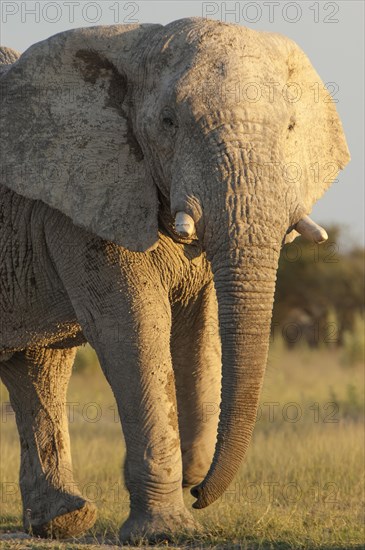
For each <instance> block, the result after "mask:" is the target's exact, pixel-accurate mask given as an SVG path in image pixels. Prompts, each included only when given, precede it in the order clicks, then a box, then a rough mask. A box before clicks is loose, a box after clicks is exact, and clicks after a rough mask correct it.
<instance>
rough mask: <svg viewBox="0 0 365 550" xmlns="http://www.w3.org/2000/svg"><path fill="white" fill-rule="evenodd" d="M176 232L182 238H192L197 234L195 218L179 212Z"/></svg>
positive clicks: (176, 217) (176, 220)
mask: <svg viewBox="0 0 365 550" xmlns="http://www.w3.org/2000/svg"><path fill="white" fill-rule="evenodd" d="M175 231H176V233H178V234H179V235H181V236H182V237H185V238H187V237H192V236H193V235H194V233H195V224H194V220H193V218H192V217H191V216H189V214H187V213H186V212H177V214H176V216H175Z"/></svg>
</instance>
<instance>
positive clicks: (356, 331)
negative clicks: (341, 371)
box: [273, 226, 365, 362]
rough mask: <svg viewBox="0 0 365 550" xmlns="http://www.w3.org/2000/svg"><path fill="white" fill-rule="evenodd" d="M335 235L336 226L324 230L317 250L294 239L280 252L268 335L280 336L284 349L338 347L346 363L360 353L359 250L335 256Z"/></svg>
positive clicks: (361, 261)
mask: <svg viewBox="0 0 365 550" xmlns="http://www.w3.org/2000/svg"><path fill="white" fill-rule="evenodd" d="M340 232H341V230H340V228H339V227H338V226H333V227H330V228H329V229H328V235H329V239H328V241H327V242H326V243H325V244H322V245H316V244H314V243H310V242H308V241H306V240H304V239H303V238H301V237H298V238H297V239H295V241H293V242H292V243H291V244H289V245H286V246H284V248H283V250H282V253H281V256H280V261H279V269H278V279H277V285H276V294H275V306H274V312H273V330H275V331H276V333H277V332H278V331H280V332H281V334H282V336H283V337H284V340H285V341H286V342H287V344H288V345H289V346H294V345H296V344H298V343H299V342H300V341H302V342H303V341H305V342H306V343H307V344H308V345H309V346H312V347H317V346H320V345H326V346H339V345H344V346H345V348H346V349H348V355H347V358H348V359H347V360H348V361H349V362H351V361H357V360H358V358H359V356H360V354H361V353H363V347H364V342H363V338H364V336H363V334H362V330H363V326H364V321H363V318H364V317H363V316H364V274H365V269H364V265H365V264H364V260H365V250H364V249H363V248H359V247H352V248H351V249H349V250H341V248H340V245H339V242H340ZM360 333H361V334H360ZM355 341H356V343H355ZM361 346H362V347H361ZM350 348H351V350H352V351H351V352H350ZM355 349H356V351H355ZM361 350H362V351H361ZM350 356H351V357H350ZM355 356H356V359H355Z"/></svg>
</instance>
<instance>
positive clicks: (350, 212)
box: [0, 0, 365, 244]
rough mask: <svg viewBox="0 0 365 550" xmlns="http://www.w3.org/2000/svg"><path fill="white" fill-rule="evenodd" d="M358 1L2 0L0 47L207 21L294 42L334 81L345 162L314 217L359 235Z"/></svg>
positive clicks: (361, 5) (360, 4)
mask: <svg viewBox="0 0 365 550" xmlns="http://www.w3.org/2000/svg"><path fill="white" fill-rule="evenodd" d="M364 6H365V4H364V2H363V0H337V1H336V2H324V1H322V0H321V1H319V2H314V1H313V2H312V1H310V0H309V1H308V0H301V1H297V2H291V1H279V0H269V1H262V0H260V1H256V2H255V1H253V2H252V1H251V2H248V1H243V2H199V1H180V0H172V1H171V0H169V1H168V0H166V1H154V0H145V1H135V2H128V1H123V2H121V1H118V0H112V1H108V0H99V1H97V2H93V1H88V0H67V1H66V0H65V1H62V0H61V1H57V2H55V1H47V0H42V1H15V0H9V1H7V0H2V2H1V21H0V30H1V44H2V45H4V46H9V47H12V48H14V49H16V50H19V51H20V52H23V51H25V50H26V49H27V48H28V47H29V46H30V45H31V44H34V43H35V42H38V41H40V40H43V39H45V38H47V37H48V36H51V35H53V34H56V33H58V32H61V31H64V30H67V29H71V28H75V27H85V26H93V25H107V24H116V23H162V24H166V23H168V22H170V21H173V20H174V19H180V18H182V17H189V16H200V17H201V16H207V15H209V16H210V17H212V18H214V19H220V20H224V21H226V22H232V23H234V22H235V23H238V24H241V25H246V26H248V27H250V28H253V29H257V30H266V31H274V32H280V33H282V34H285V35H287V36H289V37H290V38H292V39H293V40H295V41H296V42H297V43H298V44H299V45H300V46H301V48H302V49H303V50H304V51H305V52H306V54H307V55H308V56H309V58H310V60H311V61H312V63H313V65H314V67H315V68H316V70H317V71H318V73H319V75H320V76H321V78H322V80H323V82H324V83H334V85H332V86H331V89H332V90H336V99H337V100H338V102H337V109H338V112H339V114H340V117H341V120H342V124H343V127H344V130H345V134H346V138H347V142H348V145H349V149H350V153H351V157H352V160H351V163H350V164H349V165H348V166H347V167H346V168H345V170H344V171H343V172H341V173H340V176H339V180H338V182H337V183H334V184H333V186H332V187H331V189H330V190H329V191H328V192H327V193H326V194H325V195H324V197H323V198H322V199H321V200H320V201H319V202H318V203H317V204H316V206H315V207H314V209H313V212H312V217H313V219H314V220H315V221H316V222H318V223H321V224H322V225H324V226H325V227H326V225H329V224H331V223H340V224H344V225H345V226H347V227H348V233H349V237H350V238H352V240H354V241H355V242H357V243H361V244H365V238H364Z"/></svg>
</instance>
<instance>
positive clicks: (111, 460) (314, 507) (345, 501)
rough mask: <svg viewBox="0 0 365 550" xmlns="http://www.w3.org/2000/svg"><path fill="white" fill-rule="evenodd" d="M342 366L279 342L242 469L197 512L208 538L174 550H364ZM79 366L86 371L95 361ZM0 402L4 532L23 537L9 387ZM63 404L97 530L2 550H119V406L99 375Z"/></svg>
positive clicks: (336, 357) (356, 373)
mask: <svg viewBox="0 0 365 550" xmlns="http://www.w3.org/2000/svg"><path fill="white" fill-rule="evenodd" d="M341 354H342V352H341V351H339V350H330V349H322V350H309V349H307V348H305V347H302V348H300V349H296V350H295V351H288V350H286V349H285V348H284V347H283V345H282V343H281V341H280V340H276V342H274V343H273V345H272V346H271V352H270V358H269V365H268V371H267V376H266V380H265V386H264V389H263V392H262V399H261V408H260V413H259V417H258V420H257V424H256V429H255V435H254V438H253V441H252V444H251V447H250V450H249V453H248V457H247V460H246V462H245V464H243V465H242V467H241V470H240V472H239V474H238V476H237V478H236V480H235V482H234V483H233V484H232V486H231V487H230V489H229V490H228V491H227V492H226V493H225V495H223V497H222V498H221V499H220V500H219V501H218V502H217V503H215V504H214V505H212V506H210V507H209V508H208V509H206V510H203V511H197V512H194V513H196V515H197V517H199V518H200V520H201V521H202V522H203V524H204V526H205V532H206V535H205V536H204V537H203V538H202V539H201V540H195V541H190V542H189V541H184V540H183V539H180V540H177V541H176V543H175V546H176V547H180V545H186V544H190V545H194V546H196V547H201V548H215V547H217V548H242V549H245V548H247V549H269V548H280V549H288V550H289V549H299V548H303V549H304V548H306V549H310V548H313V549H319V548H321V549H333V550H335V549H338V550H339V549H344V550H345V549H350V548H363V544H364V530H363V525H364V522H363V515H362V514H363V503H364V496H363V489H364V478H363V476H364V414H363V413H364V397H363V390H364V378H363V365H362V364H360V363H358V364H356V365H353V366H351V367H349V366H345V365H344V364H343V362H342V361H341ZM84 356H85V357H86V363H87V362H88V361H90V353H89V352H84ZM91 358H92V356H91ZM91 362H92V361H91ZM79 364H80V363H79ZM1 400H2V403H3V408H2V410H3V417H2V422H1V455H0V458H1V472H2V473H1V481H2V494H1V515H0V521H1V523H0V528H1V530H2V532H3V533H6V532H8V533H9V532H12V531H19V530H21V517H20V514H21V505H20V495H19V490H18V485H17V483H18V480H17V477H18V468H19V444H18V441H17V433H16V428H15V422H14V417H13V415H11V414H6V405H5V403H6V402H7V400H8V397H7V393H6V391H5V389H4V387H3V386H2V388H1ZM68 401H69V413H70V414H69V416H70V431H71V440H72V451H73V462H74V469H75V475H76V479H77V480H78V482H79V485H80V487H81V488H82V489H83V492H84V494H86V495H87V496H88V497H89V498H91V499H93V500H95V502H96V504H97V506H98V509H99V519H98V522H97V524H96V526H95V528H94V529H93V531H92V532H91V533H89V534H88V536H87V537H85V538H84V539H81V540H79V541H69V542H66V543H59V542H53V543H52V542H47V541H46V542H45V541H35V540H31V539H24V540H22V539H20V540H18V539H14V538H8V539H7V540H5V539H4V538H2V540H1V543H0V544H2V546H3V548H4V549H5V548H9V549H12V550H15V549H20V548H36V549H38V550H39V549H43V548H52V549H54V548H57V549H62V550H66V549H71V548H72V549H76V548H85V549H86V548H87V549H88V550H90V549H91V548H95V547H96V546H95V544H97V543H100V542H101V543H109V544H113V543H114V544H116V537H117V533H118V528H119V526H120V524H121V523H122V521H123V520H124V519H125V518H126V516H127V514H128V495H127V493H126V491H125V489H124V485H123V482H122V479H121V465H122V461H123V454H124V448H123V442H122V437H121V430H120V425H119V422H118V418H117V415H116V408H115V402H114V398H113V396H112V393H111V391H110V389H109V387H108V386H107V383H106V382H105V380H104V378H103V376H102V374H101V372H100V370H99V369H98V368H97V367H96V366H95V365H92V366H90V365H89V366H88V365H86V367H85V368H84V369H82V368H80V369H79V372H76V373H75V374H74V376H73V378H72V381H71V384H70V389H69V394H68ZM4 411H5V412H4ZM100 415H101V416H100ZM98 416H100V419H99V420H98V421H96V422H95V421H93V420H95V417H98ZM186 499H187V502H191V501H192V498H191V497H190V496H189V495H187V496H186ZM162 546H163V547H164V548H166V544H165V545H162ZM108 548H110V546H108Z"/></svg>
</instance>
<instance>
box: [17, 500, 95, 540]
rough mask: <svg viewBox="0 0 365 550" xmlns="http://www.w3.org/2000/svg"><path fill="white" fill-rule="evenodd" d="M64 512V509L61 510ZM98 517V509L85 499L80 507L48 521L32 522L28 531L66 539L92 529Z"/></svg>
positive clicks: (35, 534) (41, 535)
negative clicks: (35, 523)
mask: <svg viewBox="0 0 365 550" xmlns="http://www.w3.org/2000/svg"><path fill="white" fill-rule="evenodd" d="M60 511H61V512H62V509H61V510H60ZM96 517H97V509H96V507H95V506H94V505H93V504H92V503H91V502H87V501H85V500H84V501H83V503H82V504H81V506H80V507H79V508H76V509H75V510H72V511H66V509H65V511H64V513H61V514H60V515H57V516H56V517H54V518H52V519H51V520H49V521H47V522H46V523H42V524H39V525H33V524H30V525H29V526H28V527H27V528H26V531H27V532H28V533H29V534H30V535H34V536H37V537H42V538H57V539H66V538H71V537H77V536H79V535H81V534H82V533H84V532H85V531H87V530H88V529H90V528H91V527H92V526H93V525H94V523H95V521H96Z"/></svg>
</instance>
